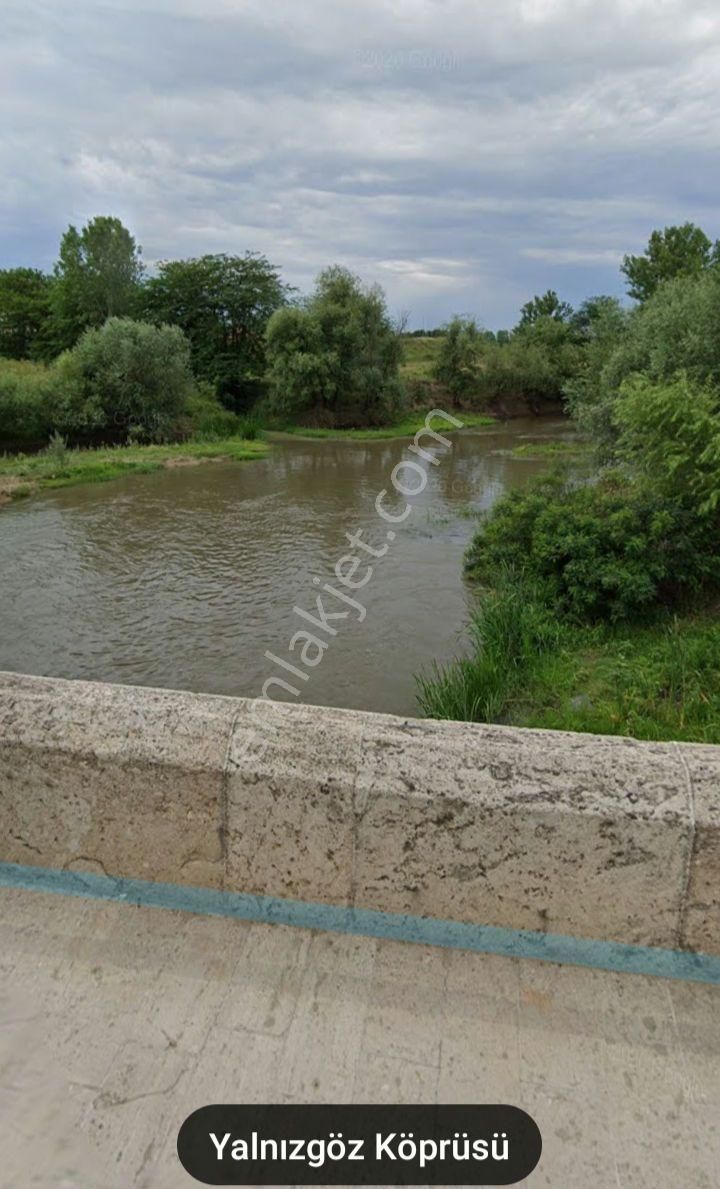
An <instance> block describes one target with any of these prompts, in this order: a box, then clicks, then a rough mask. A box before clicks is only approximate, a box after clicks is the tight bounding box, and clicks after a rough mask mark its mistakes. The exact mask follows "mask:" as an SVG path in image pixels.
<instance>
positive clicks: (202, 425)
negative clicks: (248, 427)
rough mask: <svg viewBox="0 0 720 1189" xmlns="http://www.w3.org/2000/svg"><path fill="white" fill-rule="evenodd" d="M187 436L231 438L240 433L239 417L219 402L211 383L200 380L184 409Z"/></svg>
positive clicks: (240, 423)
mask: <svg viewBox="0 0 720 1189" xmlns="http://www.w3.org/2000/svg"><path fill="white" fill-rule="evenodd" d="M184 413H185V417H186V418H187V421H188V425H187V432H188V436H190V435H192V436H193V437H198V438H232V437H235V436H236V435H238V434H240V433H241V426H242V422H241V418H240V417H238V415H237V414H236V413H233V412H231V411H230V409H226V408H225V406H224V405H221V404H220V401H219V400H218V398H217V396H216V395H215V390H214V388H213V387H212V385H211V384H207V383H206V382H205V381H203V380H201V381H200V382H199V383H198V385H197V388H196V389H195V391H194V392H193V393H191V395H190V396H189V397H188V398H187V401H186V403H185V409H184Z"/></svg>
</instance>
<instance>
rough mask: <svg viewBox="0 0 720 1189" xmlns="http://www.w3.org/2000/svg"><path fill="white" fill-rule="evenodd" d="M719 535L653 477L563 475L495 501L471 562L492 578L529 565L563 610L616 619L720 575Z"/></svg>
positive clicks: (475, 571) (473, 569) (526, 570)
mask: <svg viewBox="0 0 720 1189" xmlns="http://www.w3.org/2000/svg"><path fill="white" fill-rule="evenodd" d="M719 545H720V533H719V532H718V529H717V527H714V528H713V529H712V530H711V529H710V527H709V526H708V524H707V523H706V522H705V521H703V520H702V519H701V518H700V517H699V516H698V514H697V510H696V509H694V508H692V507H689V506H686V505H684V504H682V503H681V502H679V501H678V500H676V499H673V498H672V497H671V496H665V495H664V494H663V493H662V492H659V491H657V490H655V489H654V488H652V487H650V486H648V485H645V484H642V483H629V482H626V481H622V480H620V479H618V478H617V477H615V476H612V475H610V476H605V477H604V478H603V479H602V481H600V482H598V483H597V484H595V485H589V484H588V485H582V486H577V485H573V484H571V483H570V482H568V481H567V480H565V479H563V478H561V477H558V476H555V477H550V478H546V479H544V480H542V481H541V482H540V483H538V484H536V485H534V486H531V487H530V488H526V489H524V490H522V491H515V492H512V493H510V495H508V496H506V497H505V498H504V499H502V500H501V501H500V502H499V503H498V504H496V505H495V507H494V508H493V510H492V512H491V513H490V515H489V516H488V518H487V520H486V521H485V523H484V524H483V526H482V527H481V529H480V531H479V532H478V534H477V536H476V537H475V539H474V541H473V542H472V545H471V547H470V549H469V551H468V555H467V566H468V571H469V573H470V574H471V575H472V576H473V577H475V578H477V579H480V580H481V581H483V582H487V583H490V584H492V583H494V582H495V580H496V578H497V575H498V574H499V573H503V572H505V571H512V572H514V573H518V574H525V575H527V576H528V577H529V578H530V579H531V580H532V581H533V582H534V583H535V584H537V585H541V586H542V588H543V589H544V591H545V594H546V599H547V602H548V604H549V605H550V606H551V607H552V608H553V609H554V611H555V612H556V613H557V614H560V615H566V616H569V617H570V618H573V619H575V620H577V621H581V622H582V621H588V620H589V621H594V620H600V619H606V620H611V621H617V620H622V619H631V618H633V617H634V616H637V615H638V614H640V613H642V612H643V611H645V610H647V609H648V608H650V607H652V606H653V605H655V604H657V603H658V602H660V601H667V602H670V601H673V600H677V599H678V598H681V597H683V595H685V594H687V593H688V592H690V591H693V590H697V589H698V588H699V587H700V586H702V584H703V583H705V582H707V581H715V582H716V581H719V580H720V554H719V553H718V546H719Z"/></svg>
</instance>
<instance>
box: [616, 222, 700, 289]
mask: <svg viewBox="0 0 720 1189" xmlns="http://www.w3.org/2000/svg"><path fill="white" fill-rule="evenodd" d="M719 255H720V241H718V242H716V243H715V245H714V246H713V244H712V241H711V240H709V239H708V237H707V236H706V234H705V232H704V231H702V230H701V229H700V228H699V227H696V226H695V224H694V223H683V224H682V226H681V227H666V228H665V229H664V230H663V231H653V233H652V235H651V236H650V240H649V243H648V246H647V248H646V249H645V251H644V253H643V254H642V255H641V256H625V257H623V262H622V267H621V269H620V271H621V272H622V273H624V275H625V277H626V279H627V281H628V293H629V294H630V296H631V297H633V298H635V300H636V301H640V302H644V301H647V300H648V299H649V298H650V297H652V295H653V294H654V293H655V292H656V290H657V288H658V286H659V285H660V284H662V282H663V281H670V280H672V279H673V278H674V277H683V276H698V274H699V273H701V272H703V271H704V270H705V269H707V268H710V267H711V265H713V264H717V262H718V258H719Z"/></svg>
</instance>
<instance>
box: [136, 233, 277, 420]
mask: <svg viewBox="0 0 720 1189" xmlns="http://www.w3.org/2000/svg"><path fill="white" fill-rule="evenodd" d="M287 292H288V290H287V287H286V286H285V285H283V283H282V281H281V280H280V276H279V273H278V270H277V269H276V268H275V267H274V266H273V265H272V264H270V262H269V261H268V260H267V259H266V258H265V257H264V256H260V255H257V254H255V253H249V252H248V253H247V254H246V255H245V256H226V255H224V254H221V255H215V256H200V257H198V258H197V259H191V260H166V261H163V262H162V263H161V264H160V265H159V266H158V270H157V275H156V276H154V277H152V278H150V279H149V280H148V281H147V283H146V284H145V286H144V287H143V293H142V299H141V305H142V310H143V314H144V316H145V317H146V318H148V319H150V320H151V321H153V322H159V323H162V322H170V323H173V324H174V325H176V326H179V327H180V328H181V329H182V330H183V332H184V333H185V334H186V335H187V338H188V340H189V342H190V349H191V352H192V360H193V367H194V369H195V373H196V375H197V376H199V377H200V378H201V379H203V380H208V381H209V382H210V383H212V384H214V385H215V386H216V388H217V391H218V394H219V395H220V397H221V399H222V400H223V401H224V403H225V404H227V405H228V406H230V407H235V408H243V407H245V406H247V404H248V403H250V401H251V400H252V399H254V398H255V397H257V395H258V394H259V392H260V388H261V384H262V378H263V375H264V371H265V330H266V327H267V323H268V320H269V318H270V316H271V315H272V314H273V313H274V312H275V310H277V309H278V308H279V307H280V306H282V305H283V304H284V303H285V301H286V300H287Z"/></svg>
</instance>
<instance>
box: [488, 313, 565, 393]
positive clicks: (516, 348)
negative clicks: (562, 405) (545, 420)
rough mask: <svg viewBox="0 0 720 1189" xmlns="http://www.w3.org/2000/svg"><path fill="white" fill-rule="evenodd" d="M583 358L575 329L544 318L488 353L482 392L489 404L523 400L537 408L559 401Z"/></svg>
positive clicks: (556, 320) (552, 319) (527, 326)
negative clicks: (504, 400) (505, 398)
mask: <svg viewBox="0 0 720 1189" xmlns="http://www.w3.org/2000/svg"><path fill="white" fill-rule="evenodd" d="M580 358H581V348H580V346H579V344H578V341H577V335H576V333H575V332H574V330H573V328H572V327H571V326H570V325H569V324H568V323H567V322H564V321H562V320H561V319H559V318H555V317H552V316H550V315H547V314H543V315H541V316H539V317H537V318H536V319H535V320H534V321H528V322H527V323H525V325H523V326H522V327H520V328H519V329H518V330H516V331H515V332H514V334H513V335H512V337H511V338H510V340H509V342H508V343H506V344H496V345H493V346H492V347H490V348H489V349H488V351H487V353H486V356H485V360H484V366H483V371H482V378H481V390H482V392H483V394H484V396H485V399H486V400H487V401H490V400H493V399H498V398H504V397H519V398H521V399H523V400H526V401H527V402H529V403H530V404H531V405H532V406H534V407H539V406H541V405H542V402H543V401H548V400H553V401H558V400H560V399H561V398H562V396H563V390H564V386H565V383H566V382H567V380H568V378H569V377H570V376H572V375H573V374H575V372H576V371H577V369H578V366H579V363H580Z"/></svg>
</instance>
